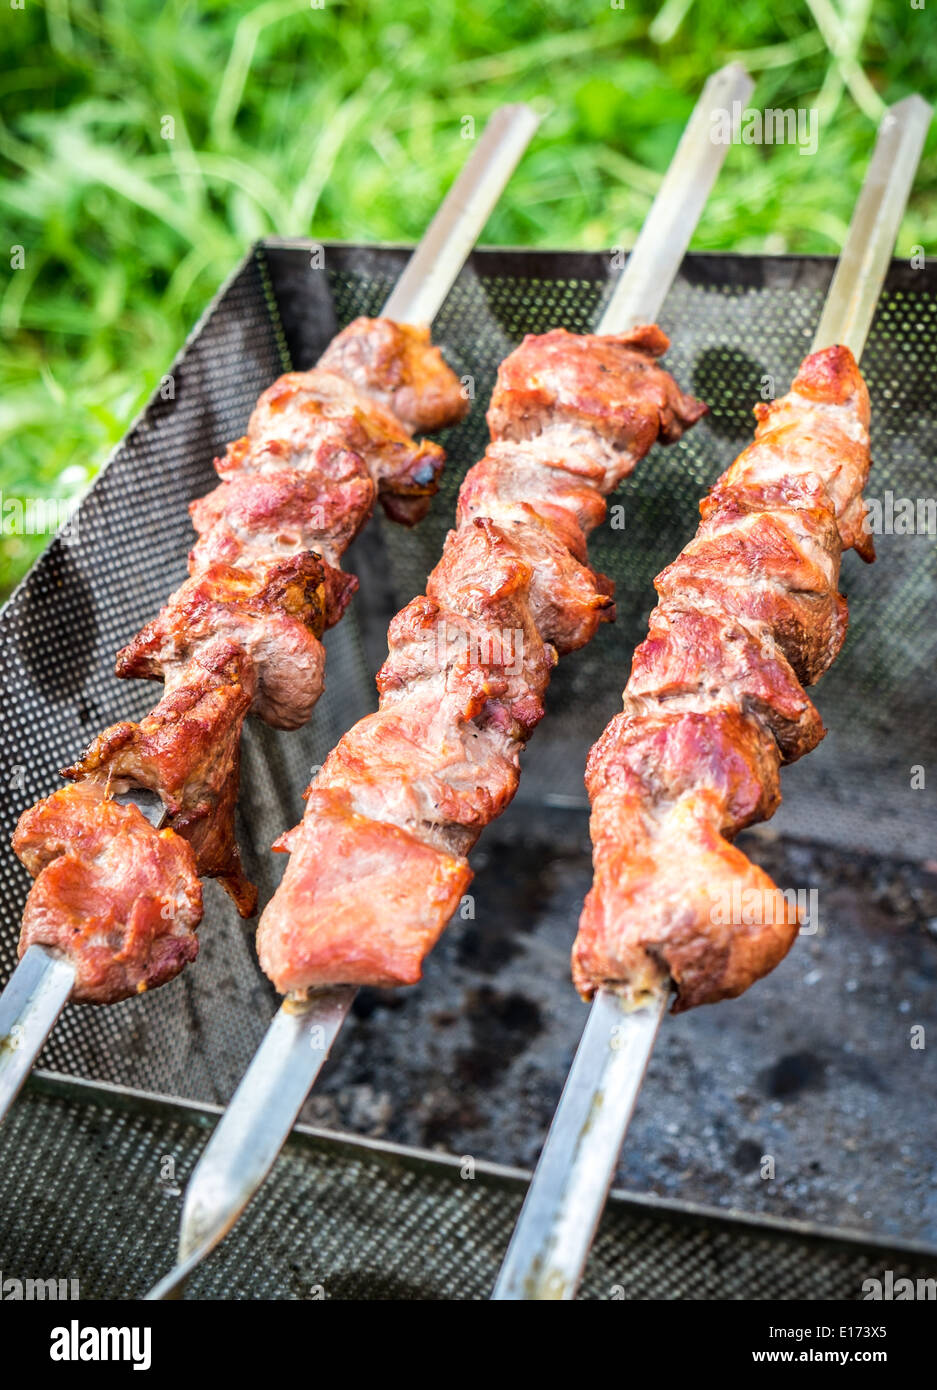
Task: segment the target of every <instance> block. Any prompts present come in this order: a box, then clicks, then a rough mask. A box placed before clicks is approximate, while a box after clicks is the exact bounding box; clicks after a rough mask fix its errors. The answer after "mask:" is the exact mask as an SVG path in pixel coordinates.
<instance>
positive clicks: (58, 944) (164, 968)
mask: <svg viewBox="0 0 937 1390" xmlns="http://www.w3.org/2000/svg"><path fill="white" fill-rule="evenodd" d="M13 848H14V849H15V850H16V853H17V854H18V855H19V857H20V858H21V859H22V861H23V863H24V864H25V865H26V866H27V868H28V869H29V871H30V873H31V874H33V875H34V876H35V879H36V881H35V883H34V884H33V886H32V888H31V889H30V892H29V896H28V898H27V899H26V909H25V912H24V914H23V930H22V934H21V937H20V947H19V949H20V955H22V954H23V952H24V951H25V950H26V949H27V948H28V947H29V946H32V945H42V946H46V947H49V948H50V949H52V950H54V951H56V952H57V953H59V954H61V955H62V956H64V957H65V958H66V959H68V960H69V961H70V962H71V963H72V965H74V967H75V971H76V984H75V989H74V992H73V995H72V998H73V999H75V1000H78V1001H80V1002H83V1003H89V1004H109V1003H113V1002H114V1001H116V1000H118V999H126V998H128V997H129V996H131V995H134V994H142V993H143V992H144V991H145V990H147V989H153V988H155V987H156V986H157V985H162V984H165V983H166V981H167V980H171V979H172V978H173V976H175V975H178V973H179V971H180V970H181V969H182V967H183V966H184V965H186V964H187V963H188V962H189V961H190V960H194V959H195V957H196V955H197V954H198V940H197V938H196V936H195V928H196V927H197V926H198V923H199V921H200V920H201V916H202V890H201V885H200V884H199V881H198V874H197V873H196V869H195V861H194V857H193V854H192V850H191V848H190V846H189V845H187V844H186V842H185V840H183V839H182V838H181V837H180V836H179V835H177V834H176V833H175V831H173V830H165V829H164V830H154V829H153V827H152V826H151V825H150V823H149V821H148V820H146V819H145V818H144V817H143V816H142V815H141V814H140V812H139V811H138V810H137V808H136V807H135V806H122V805H120V804H119V803H117V802H116V801H112V800H110V799H109V797H108V794H107V792H106V790H105V786H104V784H103V783H102V782H99V781H96V780H89V781H85V782H79V783H77V784H76V785H75V786H71V787H63V788H62V789H61V790H60V791H57V792H55V793H54V794H53V795H52V796H50V797H48V798H47V799H46V800H45V801H40V802H39V803H38V805H36V806H33V807H31V808H30V809H29V810H28V811H26V812H25V813H24V814H23V816H21V818H20V823H19V825H18V826H17V828H16V834H15V836H14V839H13Z"/></svg>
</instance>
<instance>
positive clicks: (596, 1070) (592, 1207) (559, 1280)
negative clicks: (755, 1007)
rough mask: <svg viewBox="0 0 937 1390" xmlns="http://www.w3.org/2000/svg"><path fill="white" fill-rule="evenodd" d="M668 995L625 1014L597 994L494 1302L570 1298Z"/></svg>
mask: <svg viewBox="0 0 937 1390" xmlns="http://www.w3.org/2000/svg"><path fill="white" fill-rule="evenodd" d="M667 997H668V991H667V990H666V989H661V990H660V992H659V993H658V994H656V995H655V996H654V997H653V998H652V1000H651V1001H650V1002H649V1003H648V1004H646V1005H645V1006H644V1007H643V1008H640V1009H632V1010H630V1011H629V1010H628V1009H626V1007H625V1005H624V1003H623V1001H622V1000H621V999H620V998H619V997H618V995H617V994H612V993H610V991H608V990H605V989H602V990H599V993H598V994H597V995H596V998H595V1002H594V1004H593V1005H592V1008H591V1010H590V1012H589V1018H588V1020H587V1022H586V1026H585V1029H584V1031H583V1034H582V1039H581V1041H580V1043H579V1047H578V1049H577V1052H576V1056H575V1059H574V1061H573V1065H572V1068H571V1069H570V1073H569V1076H568V1077H567V1078H566V1085H565V1087H564V1089H563V1094H562V1096H561V1097H560V1103H559V1105H558V1107H557V1110H556V1114H555V1115H554V1117H553V1124H552V1125H551V1126H550V1132H549V1134H548V1135H547V1141H546V1143H545V1144H544V1146H543V1151H542V1153H541V1155H540V1161H539V1163H538V1164H537V1171H536V1172H535V1173H534V1176H533V1181H532V1182H531V1184H530V1187H529V1189H528V1191H527V1198H526V1200H525V1202H524V1206H523V1209H522V1210H521V1214H520V1218H519V1220H518V1223H517V1226H516V1228H515V1230H514V1235H513V1237H512V1238H511V1244H510V1246H509V1247H508V1253H507V1256H506V1258H505V1261H504V1264H503V1265H502V1266H501V1273H500V1274H499V1276H498V1282H497V1284H496V1285H495V1289H494V1293H493V1294H492V1298H493V1299H494V1300H495V1301H497V1302H504V1301H508V1300H512V1299H544V1300H546V1299H554V1300H568V1299H571V1298H575V1296H576V1290H577V1288H578V1287H579V1281H580V1279H581V1278H582V1271H583V1269H584V1268H585V1263H586V1256H587V1255H588V1253H589V1247H590V1245H591V1244H592V1240H593V1237H594V1235H595V1231H596V1227H597V1226H598V1223H599V1216H600V1215H601V1212H602V1207H603V1206H604V1204H605V1198H606V1196H607V1194H608V1189H609V1187H610V1186H611V1181H612V1174H613V1173H614V1171H615V1164H616V1162H617V1159H618V1154H619V1151H620V1150H621V1146H622V1143H623V1142H624V1138H625V1132H626V1131H627V1128H628V1123H629V1121H630V1119H631V1115H632V1113H633V1111H634V1107H635V1102H636V1101H637V1098H638V1092H639V1091H640V1089H641V1083H642V1081H643V1080H644V1073H645V1071H646V1069H647V1064H648V1061H649V1059H650V1056H651V1051H652V1049H653V1047H654V1039H655V1038H656V1037H657V1029H658V1027H659V1026H660V1021H661V1018H662V1017H663V1013H664V1009H665V1008H666V1006H667Z"/></svg>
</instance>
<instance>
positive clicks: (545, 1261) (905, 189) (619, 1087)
mask: <svg viewBox="0 0 937 1390" xmlns="http://www.w3.org/2000/svg"><path fill="white" fill-rule="evenodd" d="M930 120H931V107H930V106H929V105H928V104H927V102H926V101H924V100H923V99H922V98H921V97H919V96H911V97H907V98H906V99H905V100H904V101H901V102H898V103H897V104H896V105H895V106H892V107H890V108H889V109H888V111H886V113H885V115H884V116H883V117H882V121H881V124H880V125H879V131H878V138H877V140H876V145H875V151H874V153H873V155H872V159H871V161H870V164H869V168H868V172H867V173H866V177H865V182H864V183H863V186H862V192H861V194H860V196H859V200H858V202H857V204H856V208H855V212H854V214H853V218H852V221H851V223H850V226H849V233H848V235H847V238H846V244H845V246H844V248H843V251H842V254H841V256H840V260H839V265H838V267H837V270H836V274H835V276H834V278H833V282H832V284H831V286H830V290H829V293H828V296H827V299H826V304H825V307H824V310H823V314H822V316H821V319H820V323H819V326H818V328H817V333H816V337H815V338H814V342H813V347H812V349H811V351H812V352H817V351H818V350H819V349H821V348H824V347H831V346H833V345H834V344H837V343H842V344H845V345H846V346H847V347H849V348H850V349H851V351H852V352H853V354H854V355H855V357H856V359H857V360H858V358H859V356H860V354H861V352H862V349H863V347H864V346H865V341H866V338H867V337H868V333H869V329H870V327H871V324H872V318H873V316H874V313H875V307H876V304H877V302H878V297H879V295H880V293H881V289H882V285H883V283H884V280H885V274H886V272H887V270H888V264H889V260H890V258H891V253H892V249H893V247H894V244H895V238H896V237H897V235H898V228H899V226H900V225H901V219H902V216H903V214H904V209H905V205H906V203H907V200H908V195H909V194H910V192H911V186H912V184H913V182H914V174H915V170H916V169H917V165H918V160H919V159H920V155H921V150H922V149H923V145H924V139H925V136H926V134H927V129H928V126H929V125H930ZM629 269H630V263H629ZM670 992H671V989H670V983H669V981H666V980H663V981H661V984H660V986H659V988H658V989H657V990H656V991H655V992H654V993H653V994H652V995H651V997H650V998H649V999H648V1000H647V1002H646V1003H645V1004H644V1005H643V1007H641V1008H639V1009H632V1010H631V1011H629V1010H628V1009H627V1008H626V1006H625V1004H624V1002H623V1001H622V1000H621V999H620V998H619V997H618V996H617V995H615V994H613V993H612V992H611V991H610V990H607V989H600V990H599V991H598V993H597V995H596V997H595V1000H594V1002H593V1004H592V1007H591V1010H590V1012H589V1017H588V1019H587V1021H586V1026H585V1029H584V1031H583V1034H582V1039H581V1040H580V1043H579V1047H578V1049H577V1052H576V1056H575V1058H574V1060H573V1065H572V1068H571V1070H570V1073H569V1076H568V1078H567V1081H566V1086H565V1088H564V1090H563V1094H562V1096H561V1097H560V1103H559V1105H558V1106H557V1109H556V1113H555V1115H554V1117H553V1123H552V1125H551V1126H550V1131H549V1133H548V1135H547V1139H546V1143H545V1144H544V1147H543V1150H542V1152H541V1155H540V1160H539V1162H538V1164H537V1168H536V1171H535V1173H534V1176H533V1179H532V1181H531V1184H530V1187H529V1189H528V1192H527V1197H526V1199H525V1202H524V1206H523V1208H522V1210H521V1214H520V1217H519V1218H518V1222H517V1226H516V1227H515V1230H514V1235H513V1236H512V1238H511V1243H510V1246H509V1247H508V1252H507V1255H506V1257H505V1260H504V1264H503V1265H502V1266H501V1272H500V1274H499V1276H498V1281H497V1283H496V1285H495V1288H494V1292H493V1294H492V1298H493V1299H495V1300H496V1301H505V1300H526V1299H532V1300H533V1299H537V1300H539V1299H544V1300H546V1299H556V1300H561V1299H572V1298H574V1297H575V1295H576V1290H577V1288H578V1287H579V1282H580V1280H581V1278H582V1272H583V1269H584V1267H585V1263H586V1258H587V1256H588V1253H589V1249H590V1246H591V1245H592V1240H593V1238H594V1236H595V1232H596V1229H597V1227H598V1223H599V1219H600V1217H601V1214H602V1209H603V1207H604V1205H605V1201H606V1198H607V1196H608V1191H609V1188H610V1186H611V1181H612V1176H613V1174H614V1171H615V1166H616V1164H617V1161H618V1155H619V1153H620V1151H621V1147H622V1144H623V1143H624V1139H625V1135H626V1133H627V1130H628V1125H629V1123H630V1120H631V1116H632V1113H633V1111H634V1107H635V1102H636V1100H637V1097H638V1092H639V1091H640V1089H641V1084H642V1082H643V1080H644V1074H645V1071H646V1070H647V1065H648V1062H649V1060H650V1056H651V1052H652V1050H653V1047H654V1041H655V1039H656V1037H657V1030H658V1026H659V1024H660V1021H661V1019H662V1018H663V1014H664V1010H665V1008H666V1006H667V1002H668V999H669V995H670Z"/></svg>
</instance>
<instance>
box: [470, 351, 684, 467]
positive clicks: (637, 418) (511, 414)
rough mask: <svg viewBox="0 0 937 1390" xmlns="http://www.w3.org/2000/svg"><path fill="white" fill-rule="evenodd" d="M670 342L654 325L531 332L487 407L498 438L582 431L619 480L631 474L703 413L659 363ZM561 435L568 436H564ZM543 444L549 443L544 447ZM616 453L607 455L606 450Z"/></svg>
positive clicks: (503, 370)
mask: <svg viewBox="0 0 937 1390" xmlns="http://www.w3.org/2000/svg"><path fill="white" fill-rule="evenodd" d="M669 346H670V343H669V341H668V338H667V335H666V334H665V333H663V332H661V330H660V329H659V328H658V327H657V325H656V324H647V325H645V326H644V327H642V328H635V329H633V330H632V331H631V332H630V333H616V334H606V335H602V336H599V335H597V334H595V333H583V334H576V333H567V331H566V329H565V328H556V329H554V330H553V332H552V333H542V334H539V335H536V334H533V333H530V334H528V335H527V337H526V338H525V339H524V341H523V342H522V343H521V345H520V347H519V348H518V349H517V351H516V352H512V353H511V356H510V357H508V358H507V359H506V360H505V361H504V362H503V363H502V364H501V367H500V369H499V371H498V381H497V385H496V386H495V389H494V392H493V394H492V397H491V405H490V407H489V410H488V425H489V428H490V430H491V437H492V439H511V440H524V439H534V438H536V437H537V436H538V435H540V436H546V440H548V439H550V437H551V432H552V431H553V430H555V429H556V428H557V427H563V430H564V431H568V432H575V431H579V430H582V431H584V433H585V437H586V439H588V441H589V442H588V444H587V448H588V449H589V451H590V452H592V453H593V454H594V455H595V456H596V457H597V458H600V459H603V460H604V459H605V458H606V457H607V466H608V467H609V468H610V469H611V470H612V471H613V472H615V473H617V477H615V478H613V479H609V480H608V481H607V482H606V485H605V488H604V489H603V490H604V491H605V492H611V490H612V489H613V488H614V487H615V486H616V485H617V484H618V483H619V482H620V481H621V479H622V478H623V477H624V476H625V474H626V473H630V471H631V469H632V468H633V467H634V465H635V463H636V462H637V461H638V459H642V458H643V457H644V455H645V454H646V453H647V451H648V450H649V449H650V447H651V445H652V444H654V443H656V441H657V440H658V439H660V440H662V441H663V443H665V444H670V443H672V442H673V441H674V440H675V439H679V438H680V436H681V434H682V433H683V431H684V430H685V429H687V428H688V427H689V426H690V425H693V424H695V423H696V421H697V420H698V419H699V418H700V416H701V415H703V414H705V411H706V406H705V405H704V404H703V403H702V401H697V400H694V399H693V397H692V396H685V395H684V394H683V392H682V391H681V390H680V388H679V387H678V386H677V384H676V382H675V381H674V379H673V377H672V376H670V374H669V373H668V372H665V371H664V370H663V368H661V367H659V366H658V365H657V361H656V359H657V358H658V357H662V356H663V354H664V353H665V352H666V351H667V349H668V347H669ZM561 437H563V436H562V435H561ZM546 440H545V442H546ZM603 444H604V445H607V446H610V449H611V450H612V451H613V452H609V453H608V454H607V455H606V454H605V453H604V452H603V451H602V448H601V446H602V445H603Z"/></svg>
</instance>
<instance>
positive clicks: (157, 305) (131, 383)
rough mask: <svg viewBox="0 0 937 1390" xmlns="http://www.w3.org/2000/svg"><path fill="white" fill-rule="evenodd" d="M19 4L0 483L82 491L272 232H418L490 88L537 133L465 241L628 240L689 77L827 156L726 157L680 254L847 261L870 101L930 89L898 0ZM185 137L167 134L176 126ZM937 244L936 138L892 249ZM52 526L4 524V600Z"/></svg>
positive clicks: (0, 313) (592, 244) (736, 152)
mask: <svg viewBox="0 0 937 1390" xmlns="http://www.w3.org/2000/svg"><path fill="white" fill-rule="evenodd" d="M616 3H617V0H605V3H597V2H596V3H593V2H592V0H545V2H544V3H535V0H514V3H512V4H503V5H494V4H491V5H486V4H482V3H478V4H476V5H474V6H471V7H469V6H466V5H464V4H457V3H455V0H434V3H433V4H432V5H431V6H429V5H426V4H418V3H415V0H393V3H392V4H391V3H370V4H366V3H361V2H360V0H355V3H340V2H339V0H324V2H323V4H322V7H321V8H315V7H314V5H311V4H310V3H309V0H266V3H261V4H258V5H246V4H243V3H239V2H238V3H230V4H222V3H215V4H211V3H200V4H195V3H189V2H188V0H167V3H165V4H163V5H161V6H159V7H156V6H153V5H151V4H146V3H142V0H119V3H118V0H96V3H89V0H48V3H46V4H44V5H41V4H39V3H38V2H37V0H27V3H26V5H25V8H24V9H22V10H14V9H2V10H0V15H2V25H3V59H2V65H0V207H2V221H3V227H4V231H5V236H6V241H5V243H4V247H3V249H4V252H6V248H7V247H10V248H12V247H15V246H21V247H22V248H23V259H24V261H25V264H24V266H23V268H21V269H12V268H10V258H11V255H12V252H11V253H10V255H7V254H4V255H3V258H2V261H3V265H4V268H5V274H4V278H3V280H2V282H0V335H2V347H0V492H2V495H3V498H11V497H49V496H59V497H60V496H70V495H73V494H76V493H78V492H80V491H81V490H82V489H83V488H84V487H85V486H86V485H87V482H88V481H89V480H90V478H91V477H92V476H93V474H94V472H95V470H96V469H97V468H98V467H99V466H100V464H101V462H102V461H103V460H104V458H105V457H106V456H107V454H108V452H109V450H110V449H111V448H112V447H113V445H114V444H115V443H116V442H117V441H118V439H119V438H120V436H121V434H122V433H123V431H124V429H125V428H126V426H127V424H128V422H129V421H130V419H131V418H132V417H133V415H134V414H135V413H136V411H137V410H138V409H139V408H140V407H141V405H142V404H143V402H144V401H145V400H146V398H147V396H148V395H149V393H150V392H151V390H152V389H153V387H154V385H155V384H156V383H157V381H158V379H159V377H160V375H161V373H162V372H163V370H164V369H165V367H166V365H167V364H168V362H169V361H170V359H171V358H172V356H173V354H174V353H175V351H176V350H177V348H178V347H179V345H180V343H181V342H182V340H183V338H184V336H185V334H186V332H187V331H188V330H189V328H191V326H192V324H193V323H194V321H195V319H196V318H197V316H198V314H199V312H200V311H201V309H202V308H203V307H204V305H205V303H206V301H207V300H208V298H209V296H210V295H211V294H212V293H213V292H214V290H215V289H216V288H217V286H218V285H219V283H220V282H221V281H222V279H223V278H224V277H225V275H226V274H227V273H228V272H229V271H230V270H231V268H232V267H233V265H234V264H235V262H236V261H237V260H238V258H239V257H240V256H241V255H242V254H243V252H244V250H245V249H246V247H247V246H248V244H249V243H250V242H251V241H252V240H253V239H254V238H256V237H258V236H262V235H264V234H266V233H271V232H275V233H281V234H286V235H296V234H313V235H315V236H316V237H319V238H322V239H327V238H329V237H338V238H344V239H348V240H369V241H370V240H415V239H416V238H418V237H419V235H420V232H421V231H422V229H423V227H424V225H425V223H426V221H427V219H428V217H429V216H430V215H431V213H432V211H433V210H434V208H435V206H436V204H437V203H438V201H439V199H440V197H441V195H442V193H443V192H444V191H445V189H446V187H447V186H448V184H449V183H450V181H451V180H452V178H453V177H454V175H455V174H456V172H457V171H458V169H459V167H460V165H461V163H462V161H463V159H464V158H465V155H466V143H465V141H464V140H463V139H462V138H461V134H460V131H461V121H462V118H463V117H465V116H468V115H470V116H473V117H474V118H475V122H476V127H477V129H478V130H480V129H481V127H482V125H483V123H484V120H485V119H486V117H487V116H488V115H489V114H490V112H491V110H492V109H493V108H494V107H495V106H497V105H498V104H499V103H501V102H503V101H509V100H510V101H516V100H521V99H524V100H532V101H536V102H539V103H541V104H542V106H543V107H544V108H545V110H546V112H547V114H546V118H545V120H544V123H543V126H542V127H541V130H540V132H539V134H538V136H537V137H536V143H535V145H533V146H532V147H531V149H530V151H529V153H528V155H527V156H526V158H525V160H524V162H523V164H522V166H521V168H520V169H519V170H518V173H517V174H516V175H515V178H514V180H513V182H512V184H511V187H510V190H509V191H508V193H507V195H506V196H505V198H504V199H503V202H502V204H501V206H500V207H499V208H498V209H497V211H496V212H495V214H494V216H493V217H492V219H491V221H490V223H489V225H488V228H487V230H486V233H485V236H484V238H483V240H485V241H489V242H495V243H502V244H504V243H514V244H530V245H542V246H567V247H585V248H599V247H610V246H613V245H629V244H630V243H631V242H632V241H633V239H634V237H635V235H636V233H637V231H638V229H639V227H640V225H641V221H642V219H643V217H644V214H645V213H646V211H647V208H648V206H649V204H650V201H651V198H652V197H653V194H654V191H655V189H656V187H657V184H658V182H659V178H660V175H661V173H662V172H663V170H664V169H665V168H666V165H667V162H668V160H669V158H670V155H671V154H672V152H673V149H674V147H675V145H676V142H677V139H678V136H679V133H680V130H681V128H682V125H683V123H684V121H685V119H686V116H687V115H688V113H689V111H690V109H691V107H692V104H693V101H694V99H695V97H696V95H697V93H698V91H699V88H700V86H701V84H702V82H703V80H704V79H705V77H706V76H707V75H708V73H709V72H710V71H712V70H713V69H714V68H715V67H717V66H719V65H720V64H722V63H723V62H726V61H728V60H729V59H730V58H737V59H739V60H740V61H742V62H744V63H745V64H746V65H747V66H748V68H749V70H750V71H751V72H752V74H753V76H754V77H755V78H756V79H757V88H756V92H755V97H754V99H753V102H754V104H757V105H759V106H762V107H763V106H770V105H774V106H782V107H788V106H804V105H806V106H816V107H817V108H818V109H819V111H820V120H821V127H820V147H819V150H818V152H817V154H816V155H815V156H813V157H812V158H810V159H805V158H804V157H803V156H801V155H800V154H799V152H798V150H797V149H796V147H790V146H787V147H785V146H780V147H777V146H776V147H773V148H765V147H757V146H738V147H734V148H733V149H732V150H731V151H730V153H729V157H728V160H727V163H726V167H725V171H724V173H723V174H722V176H721V178H720V182H719V184H718V187H717V190H716V193H715V195H714V196H713V198H712V199H711V200H710V203H709V205H708V207H707V209H706V212H705V214H704V216H703V219H702V222H701V223H700V226H699V229H698V231H697V234H696V237H695V239H694V245H695V246H697V247H708V248H718V249H730V250H736V251H748V252H753V251H765V250H768V251H782V250H790V251H802V252H835V251H837V250H838V249H839V247H840V245H841V242H842V239H843V236H844V234H845V230H846V225H847V223H848V219H849V215H850V211H851V207H852V203H853V200H854V197H855V194H856V192H857V190H858V187H859V184H860V182H861V178H862V173H863V168H864V163H865V160H866V158H867V155H868V152H869V149H870V147H871V144H872V141H873V138H874V132H875V125H876V122H877V120H878V116H879V114H880V111H881V108H882V105H883V103H888V102H892V101H895V100H898V99H899V98H900V97H902V96H904V95H906V94H907V93H908V92H910V91H914V90H919V91H921V92H923V93H924V94H925V95H927V96H929V97H934V96H935V94H937V20H935V10H937V5H934V3H933V0H932V3H931V8H930V9H927V8H923V9H917V8H913V6H912V4H911V3H910V0H908V3H905V0H890V3H887V4H883V3H879V4H875V5H873V4H872V0H809V3H806V2H805V0H774V3H770V4H769V3H768V2H767V0H746V4H745V5H743V6H733V7H730V6H727V5H726V4H724V3H720V0H665V3H664V4H663V5H662V6H658V5H654V4H651V3H648V0H624V7H623V8H613V5H614V4H616ZM167 118H171V124H172V126H174V129H173V131H172V138H168V139H167V138H165V136H166V134H167V133H169V129H170V121H167ZM935 241H937V130H935V129H934V128H932V130H931V134H930V138H929V141H928V145H927V149H926V152H925V157H924V160H923V163H922V167H921V171H920V174H919V177H918V181H917V185H916V190H915V193H914V196H913V199H912V202H911V205H910V207H909V210H908V214H907V217H906V219H905V222H904V226H903V228H902V233H901V238H900V240H899V247H898V249H899V253H902V254H908V253H909V252H910V249H911V247H912V246H915V245H923V246H924V247H925V249H927V250H928V251H930V250H932V249H933V247H934V246H935ZM43 544H44V541H43V540H42V539H41V538H29V537H26V538H22V537H11V536H3V537H0V595H2V594H3V593H5V592H7V591H8V590H9V588H10V586H11V585H12V584H13V583H14V582H15V581H16V580H17V579H18V578H19V577H20V575H21V574H22V573H23V571H24V570H25V568H26V566H27V565H28V564H29V562H30V561H31V559H32V558H33V556H34V554H35V553H36V552H37V551H38V550H39V549H40V548H41V546H42V545H43Z"/></svg>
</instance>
